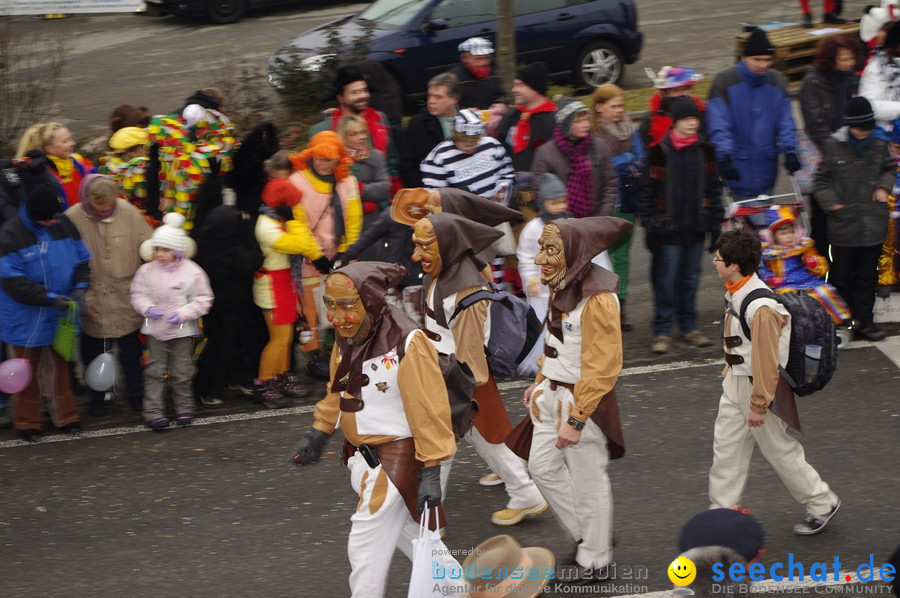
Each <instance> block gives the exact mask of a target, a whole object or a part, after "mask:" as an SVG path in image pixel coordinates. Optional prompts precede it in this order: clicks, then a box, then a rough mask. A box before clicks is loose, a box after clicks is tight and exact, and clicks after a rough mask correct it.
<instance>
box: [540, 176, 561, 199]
mask: <svg viewBox="0 0 900 598" xmlns="http://www.w3.org/2000/svg"><path fill="white" fill-rule="evenodd" d="M565 196H566V186H565V185H563V184H562V181H560V180H559V178H557V176H556V175H555V174H550V173H549V172H548V173H546V174H542V175H541V182H540V184H538V201H541V202H542V201H544V200H545V199H556V198H558V197H565Z"/></svg>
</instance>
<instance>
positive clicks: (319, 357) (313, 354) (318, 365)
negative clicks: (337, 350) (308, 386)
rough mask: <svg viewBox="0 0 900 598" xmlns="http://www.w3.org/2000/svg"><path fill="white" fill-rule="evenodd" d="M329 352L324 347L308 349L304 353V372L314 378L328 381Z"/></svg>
mask: <svg viewBox="0 0 900 598" xmlns="http://www.w3.org/2000/svg"><path fill="white" fill-rule="evenodd" d="M330 362H331V353H330V352H328V351H326V350H325V348H324V347H319V348H318V349H316V350H314V351H310V352H309V353H307V355H306V373H307V374H309V375H310V376H311V377H312V378H315V379H316V380H321V381H322V382H328V381H329V380H330V379H331V371H330Z"/></svg>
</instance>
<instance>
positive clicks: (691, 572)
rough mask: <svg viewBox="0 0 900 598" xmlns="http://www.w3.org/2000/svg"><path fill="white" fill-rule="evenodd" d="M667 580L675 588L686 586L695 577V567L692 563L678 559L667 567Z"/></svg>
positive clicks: (681, 558) (681, 557)
mask: <svg viewBox="0 0 900 598" xmlns="http://www.w3.org/2000/svg"><path fill="white" fill-rule="evenodd" d="M668 572H669V580H670V581H671V582H672V583H674V584H675V585H676V586H686V585H688V584H690V583H691V582H692V581H694V578H695V577H697V567H695V566H694V563H693V561H691V559H689V558H685V557H683V556H680V557H678V558H677V559H675V560H674V561H672V564H671V565H669V569H668Z"/></svg>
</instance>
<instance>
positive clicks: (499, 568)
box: [462, 534, 556, 598]
mask: <svg viewBox="0 0 900 598" xmlns="http://www.w3.org/2000/svg"><path fill="white" fill-rule="evenodd" d="M555 562H556V561H555V559H554V558H553V553H552V552H550V551H549V550H547V549H546V548H543V547H540V546H529V547H526V548H522V547H521V546H520V545H519V543H518V542H516V539H515V538H513V537H512V536H507V535H505V534H504V535H500V536H494V537H493V538H488V539H487V540H485V541H484V542H482V543H481V544H479V545H478V546H477V547H475V550H473V551H472V553H471V554H470V555H469V556H468V557H467V558H466V560H465V561H464V562H463V564H462V570H463V573H464V574H465V576H466V578H467V579H468V583H469V592H468V593H467V594H466V598H503V597H504V596H515V597H516V598H535V597H536V596H538V595H540V594H541V591H542V590H543V588H544V586H545V585H547V581H548V580H549V579H552V578H553V576H554V569H553V566H554V564H555ZM517 569H518V571H521V574H520V573H518V572H517V571H516V570H517ZM510 572H514V575H510ZM498 573H499V574H500V575H503V577H498Z"/></svg>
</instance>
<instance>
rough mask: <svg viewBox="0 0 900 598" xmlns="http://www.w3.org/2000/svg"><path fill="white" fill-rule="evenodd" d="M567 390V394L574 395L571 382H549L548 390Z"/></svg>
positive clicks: (573, 386)
mask: <svg viewBox="0 0 900 598" xmlns="http://www.w3.org/2000/svg"><path fill="white" fill-rule="evenodd" d="M559 387H562V388H568V389H569V392H571V393H572V394H574V393H575V385H574V384H572V383H571V382H560V381H559V380H550V390H556V389H557V388H559Z"/></svg>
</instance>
